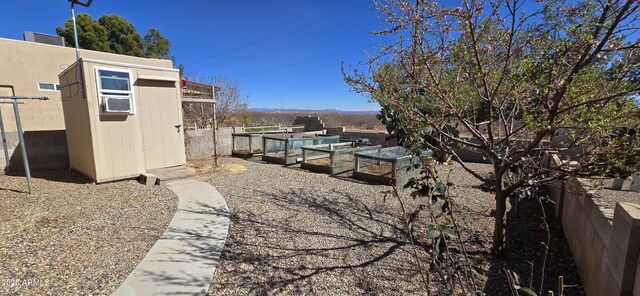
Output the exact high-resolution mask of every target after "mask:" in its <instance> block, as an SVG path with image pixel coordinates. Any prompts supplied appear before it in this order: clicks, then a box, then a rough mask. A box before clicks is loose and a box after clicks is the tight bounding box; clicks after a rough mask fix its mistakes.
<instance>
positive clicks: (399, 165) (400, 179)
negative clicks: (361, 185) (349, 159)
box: [353, 146, 433, 187]
mask: <svg viewBox="0 0 640 296" xmlns="http://www.w3.org/2000/svg"><path fill="white" fill-rule="evenodd" d="M432 154H433V151H431V150H423V151H422V153H421V156H431V155H432ZM354 157H355V167H354V171H353V178H354V179H358V180H362V181H367V182H372V183H378V184H385V185H394V186H397V187H401V186H404V184H406V183H407V181H409V179H410V178H412V177H415V176H417V174H418V171H417V170H416V169H414V168H413V165H414V164H417V163H419V162H420V158H418V157H415V156H411V155H410V154H409V151H408V150H407V149H406V148H404V147H400V146H396V147H387V148H380V149H374V150H366V151H361V152H357V153H355V154H354Z"/></svg>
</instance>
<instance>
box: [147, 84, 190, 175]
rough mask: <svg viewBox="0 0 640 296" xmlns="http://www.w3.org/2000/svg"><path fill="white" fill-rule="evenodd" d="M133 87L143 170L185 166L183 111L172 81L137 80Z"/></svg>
mask: <svg viewBox="0 0 640 296" xmlns="http://www.w3.org/2000/svg"><path fill="white" fill-rule="evenodd" d="M136 84H137V86H138V98H137V99H138V100H139V102H140V110H139V114H140V120H141V122H142V138H143V143H144V147H143V151H144V159H145V166H146V169H147V170H152V169H157V168H165V167H172V166H178V165H184V164H185V151H184V135H183V133H182V132H183V129H182V114H181V112H182V110H181V103H180V98H179V96H178V93H177V91H176V86H175V82H166V81H152V80H141V79H138V81H137V83H136ZM176 126H179V127H176Z"/></svg>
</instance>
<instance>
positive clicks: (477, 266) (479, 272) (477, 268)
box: [471, 264, 484, 275]
mask: <svg viewBox="0 0 640 296" xmlns="http://www.w3.org/2000/svg"><path fill="white" fill-rule="evenodd" d="M471 269H473V271H475V272H477V273H478V274H479V275H484V269H482V267H480V265H477V264H473V265H471Z"/></svg>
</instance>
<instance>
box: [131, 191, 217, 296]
mask: <svg viewBox="0 0 640 296" xmlns="http://www.w3.org/2000/svg"><path fill="white" fill-rule="evenodd" d="M186 216H188V217H189V218H186ZM175 217H178V218H179V219H180V220H183V221H184V220H187V221H191V222H193V223H189V224H192V225H200V226H201V227H190V228H179V227H173V226H168V227H167V229H166V230H165V232H164V233H163V235H162V236H161V237H160V238H159V239H158V242H157V244H159V245H175V246H177V248H175V247H174V248H166V249H165V250H164V251H163V252H162V253H161V255H163V258H162V259H156V258H151V260H150V261H149V262H151V264H153V266H163V265H164V264H172V269H171V270H170V271H167V270H166V268H164V270H154V269H151V268H140V269H138V273H137V274H136V277H142V278H144V280H141V282H146V283H149V285H153V284H155V283H158V284H160V285H162V286H163V287H166V289H167V290H163V291H161V292H162V294H163V295H192V294H193V293H194V292H197V293H198V294H197V295H200V294H203V293H204V292H206V291H199V289H201V288H202V287H203V285H206V284H208V283H210V282H211V274H210V272H211V270H212V268H213V266H215V265H216V264H218V263H219V259H220V255H221V253H222V250H223V249H224V240H225V238H226V234H227V226H228V225H227V224H226V223H215V224H212V223H211V220H212V219H211V217H220V218H228V217H229V212H228V211H227V210H226V209H223V208H213V207H211V206H209V205H208V204H205V203H202V202H198V201H196V202H192V204H190V206H189V209H184V210H180V209H179V210H178V211H177V212H176V214H175ZM175 217H174V218H175ZM214 221H217V220H216V219H214ZM186 250H188V251H186ZM150 266H152V265H147V266H146V267H150Z"/></svg>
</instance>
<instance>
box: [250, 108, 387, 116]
mask: <svg viewBox="0 0 640 296" xmlns="http://www.w3.org/2000/svg"><path fill="white" fill-rule="evenodd" d="M250 110H251V111H254V112H261V113H312V114H315V113H339V114H353V115H376V114H378V112H379V111H376V110H369V111H344V110H338V109H320V110H307V109H277V108H250Z"/></svg>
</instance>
